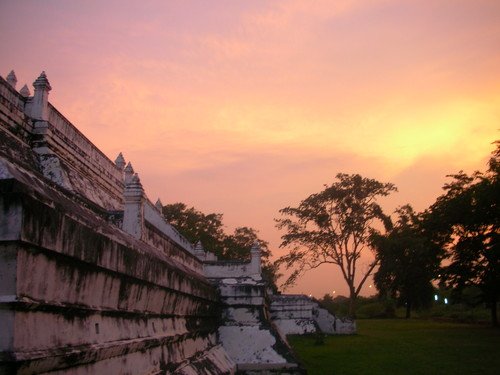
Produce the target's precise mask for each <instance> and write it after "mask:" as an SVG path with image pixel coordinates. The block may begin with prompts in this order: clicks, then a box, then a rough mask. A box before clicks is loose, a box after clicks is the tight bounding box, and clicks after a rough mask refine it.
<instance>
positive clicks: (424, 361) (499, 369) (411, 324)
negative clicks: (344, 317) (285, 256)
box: [289, 319, 500, 375]
mask: <svg viewBox="0 0 500 375" xmlns="http://www.w3.org/2000/svg"><path fill="white" fill-rule="evenodd" d="M357 325H358V334H357V335H352V336H329V337H327V338H326V339H325V343H324V344H323V345H317V344H315V341H316V338H315V337H314V336H290V337H289V341H290V344H291V345H292V347H293V348H294V350H295V352H296V354H297V355H298V357H299V359H300V360H301V362H302V364H303V365H304V367H305V368H306V369H307V370H308V374H309V375H315V374H317V375H328V374H332V375H363V374H367V375H368V374H369V375H377V374H380V375H382V374H383V375H396V374H404V375H411V374H415V375H416V374H422V375H440V374H443V375H444V374H453V375H460V374H467V375H475V374H478V375H479V374H481V375H488V374H499V373H500V330H498V329H492V328H490V327H487V326H478V325H466V324H458V323H442V322H434V321H430V320H416V319H415V320H403V319H400V320H398V319H391V320H358V321H357Z"/></svg>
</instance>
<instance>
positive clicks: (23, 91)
mask: <svg viewBox="0 0 500 375" xmlns="http://www.w3.org/2000/svg"><path fill="white" fill-rule="evenodd" d="M19 93H20V94H21V95H22V96H24V97H25V98H27V97H28V96H30V95H31V92H30V89H29V88H28V85H24V86H23V88H22V89H21V91H19Z"/></svg>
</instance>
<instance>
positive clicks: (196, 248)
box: [194, 241, 205, 253]
mask: <svg viewBox="0 0 500 375" xmlns="http://www.w3.org/2000/svg"><path fill="white" fill-rule="evenodd" d="M194 251H196V252H202V253H204V252H205V248H204V247H203V244H202V243H201V241H198V242H196V245H195V246H194Z"/></svg>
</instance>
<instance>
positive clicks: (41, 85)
mask: <svg viewBox="0 0 500 375" xmlns="http://www.w3.org/2000/svg"><path fill="white" fill-rule="evenodd" d="M33 86H34V87H35V91H36V90H45V91H50V90H52V87H51V86H50V83H49V80H48V79H47V75H46V74H45V71H43V72H42V73H40V76H39V77H38V78H37V79H36V80H35V82H33Z"/></svg>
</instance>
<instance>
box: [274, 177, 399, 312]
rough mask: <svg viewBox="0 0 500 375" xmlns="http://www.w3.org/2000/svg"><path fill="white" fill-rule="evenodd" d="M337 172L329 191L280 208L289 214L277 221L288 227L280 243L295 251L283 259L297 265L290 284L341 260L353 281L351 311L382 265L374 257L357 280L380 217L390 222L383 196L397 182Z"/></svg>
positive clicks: (344, 273)
mask: <svg viewBox="0 0 500 375" xmlns="http://www.w3.org/2000/svg"><path fill="white" fill-rule="evenodd" d="M336 177H337V181H336V182H334V183H333V184H331V185H330V186H328V185H325V189H324V190H323V191H321V192H319V193H316V194H312V195H310V196H309V197H307V198H306V199H304V200H303V201H302V202H300V204H299V205H298V206H297V207H286V208H283V209H282V210H280V213H281V214H282V216H284V217H283V218H280V219H277V220H276V221H277V227H278V228H279V229H282V230H285V234H284V235H283V236H282V237H281V239H282V243H281V245H280V246H281V247H287V248H288V249H289V252H288V254H286V255H284V256H282V257H281V258H279V259H278V261H277V263H278V264H284V265H285V266H286V268H287V269H290V268H293V272H292V273H291V275H290V276H289V277H288V279H287V280H286V282H285V284H284V285H285V286H288V285H291V284H293V283H294V282H295V281H296V280H297V278H298V277H299V276H300V275H302V274H303V273H304V272H306V271H309V270H311V269H314V268H317V267H319V266H321V265H322V264H334V265H336V266H338V267H339V269H340V271H341V272H342V276H343V277H344V280H345V281H346V283H347V285H348V287H349V298H350V310H349V313H350V315H351V316H354V315H355V300H356V297H357V296H358V294H359V292H360V291H361V288H362V287H363V284H364V283H365V281H366V279H367V278H368V276H369V275H370V274H371V273H372V271H373V270H374V268H375V267H376V265H377V261H376V260H375V261H373V262H372V263H371V264H370V265H369V266H368V269H367V270H365V272H362V273H361V279H360V281H359V282H358V284H357V285H356V276H358V272H359V270H358V268H357V265H358V264H357V263H358V260H359V258H360V257H361V254H362V252H363V251H364V250H365V249H369V248H370V236H371V235H372V233H373V232H374V231H375V229H374V225H375V223H376V222H382V223H383V224H384V225H386V226H388V225H390V219H389V218H388V217H387V216H386V215H384V213H383V211H382V208H381V207H380V206H379V205H378V203H377V198H378V197H383V196H387V195H388V194H390V193H391V192H392V191H395V190H396V187H395V186H394V185H393V184H391V183H381V182H378V181H376V180H373V179H368V178H364V177H361V176H360V175H358V174H355V175H348V174H343V173H339V174H338V175H337V176H336Z"/></svg>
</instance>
